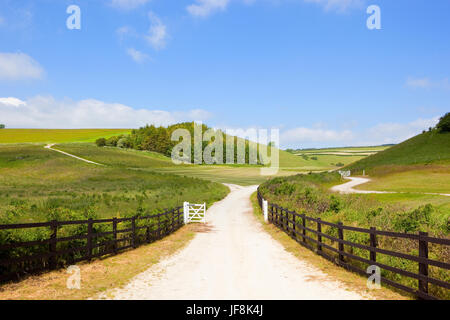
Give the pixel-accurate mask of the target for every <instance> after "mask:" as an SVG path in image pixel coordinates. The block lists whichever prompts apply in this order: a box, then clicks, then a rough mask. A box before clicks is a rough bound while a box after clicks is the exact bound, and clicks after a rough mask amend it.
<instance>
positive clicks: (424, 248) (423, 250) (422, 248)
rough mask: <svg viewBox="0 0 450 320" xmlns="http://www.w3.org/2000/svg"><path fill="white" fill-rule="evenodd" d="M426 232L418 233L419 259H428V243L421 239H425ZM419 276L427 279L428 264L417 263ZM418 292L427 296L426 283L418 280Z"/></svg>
mask: <svg viewBox="0 0 450 320" xmlns="http://www.w3.org/2000/svg"><path fill="white" fill-rule="evenodd" d="M427 236H428V232H419V257H420V258H425V259H428V241H427V240H426V239H423V237H427ZM419 274H420V275H422V276H426V277H428V263H421V262H419ZM419 292H422V293H427V294H428V281H426V280H419Z"/></svg>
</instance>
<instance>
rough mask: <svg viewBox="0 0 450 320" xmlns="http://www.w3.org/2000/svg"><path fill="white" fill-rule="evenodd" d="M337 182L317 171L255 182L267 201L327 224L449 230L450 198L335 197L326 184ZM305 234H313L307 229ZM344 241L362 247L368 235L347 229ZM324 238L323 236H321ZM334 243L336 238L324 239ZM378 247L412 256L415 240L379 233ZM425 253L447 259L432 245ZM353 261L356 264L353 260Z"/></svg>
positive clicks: (394, 262) (386, 260)
mask: <svg viewBox="0 0 450 320" xmlns="http://www.w3.org/2000/svg"><path fill="white" fill-rule="evenodd" d="M339 181H341V178H340V176H339V174H337V173H321V174H311V175H296V176H291V177H281V178H276V179H273V180H271V181H268V182H266V183H264V184H263V185H261V186H260V190H261V192H262V194H263V197H264V198H265V199H267V200H268V201H269V202H270V203H273V204H277V205H280V206H282V207H284V208H286V209H288V210H292V211H296V212H298V213H305V214H306V215H308V216H312V217H315V218H319V217H320V218H321V219H322V220H324V221H329V222H332V223H338V222H342V223H344V224H345V225H349V226H357V227H363V228H368V227H376V228H377V229H378V230H386V231H396V232H403V233H405V232H407V233H417V232H418V231H426V232H429V234H430V235H433V236H437V237H448V236H449V234H450V224H449V221H450V198H448V197H444V196H436V195H423V194H412V193H398V194H349V195H340V194H334V193H332V192H330V190H329V185H330V184H336V183H339ZM306 226H307V227H308V228H309V229H313V230H315V228H316V227H317V226H316V223H313V222H311V221H307V224H306ZM322 232H323V233H325V234H329V235H332V236H336V235H337V234H336V233H337V231H336V229H335V228H330V227H327V226H326V225H325V226H324V225H322ZM307 235H308V236H309V237H315V235H314V234H313V233H311V232H308V234H307ZM344 239H345V240H348V241H352V242H355V243H359V244H363V245H367V243H368V236H366V235H362V234H357V233H355V232H352V231H348V230H346V231H345V232H344ZM323 241H328V240H326V239H325V240H323ZM327 244H328V245H330V246H336V242H332V241H328V242H327ZM378 247H380V248H383V249H387V250H394V251H397V252H404V253H409V254H414V255H417V242H413V241H409V240H402V239H395V240H394V241H393V240H392V239H390V238H385V237H378ZM352 254H355V255H359V256H361V257H365V258H367V256H368V253H367V251H365V250H359V249H355V248H354V249H353V250H352ZM429 254H430V256H432V257H433V258H434V259H436V260H439V261H448V250H447V249H446V248H445V247H442V246H441V247H438V246H433V248H432V249H430V252H429ZM377 261H378V262H380V263H383V264H386V265H390V266H394V267H398V268H401V269H404V270H408V271H412V272H417V263H415V262H411V261H405V260H403V259H400V258H393V257H388V256H386V255H378V254H377ZM356 263H357V262H356ZM382 274H383V276H386V277H389V278H391V279H395V280H396V281H400V282H401V283H404V284H405V285H408V286H411V287H415V286H416V285H417V281H416V280H413V279H410V278H407V277H399V276H398V275H393V274H390V273H389V272H388V271H386V270H383V271H382ZM430 274H432V276H433V277H435V278H437V279H443V280H445V281H449V280H450V275H449V274H448V272H445V270H443V269H438V268H430ZM430 292H432V294H434V295H436V296H439V297H442V298H444V299H448V298H449V294H448V290H447V291H446V290H445V289H443V288H437V287H435V286H430Z"/></svg>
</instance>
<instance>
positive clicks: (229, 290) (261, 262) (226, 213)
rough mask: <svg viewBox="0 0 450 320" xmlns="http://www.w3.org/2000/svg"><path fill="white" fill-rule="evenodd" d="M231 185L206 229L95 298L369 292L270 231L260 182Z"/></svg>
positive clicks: (267, 296)
mask: <svg viewBox="0 0 450 320" xmlns="http://www.w3.org/2000/svg"><path fill="white" fill-rule="evenodd" d="M228 186H229V188H230V189H231V192H230V193H229V195H228V196H227V197H226V198H225V199H224V200H222V201H220V202H217V203H216V204H214V205H213V206H212V207H211V208H209V210H208V211H207V224H206V225H204V226H203V228H202V229H203V231H200V232H199V233H197V234H196V236H195V238H194V239H193V240H192V241H191V242H190V243H189V244H188V245H187V246H186V247H185V248H184V249H182V250H180V251H179V252H178V253H176V254H174V255H172V256H170V257H168V258H166V259H164V260H162V261H160V262H159V263H157V264H156V265H154V266H152V267H150V268H149V269H148V270H146V271H145V272H143V273H141V274H139V275H138V276H136V277H135V278H134V279H132V280H131V281H130V282H129V283H128V284H127V285H126V286H125V287H124V288H120V289H115V290H113V291H110V292H108V294H104V295H103V296H100V297H96V298H98V299H102V298H106V297H111V296H113V297H114V299H140V300H141V299H174V300H178V299H194V300H208V299H218V300H223V299H238V300H241V299H275V300H276V299H364V298H370V297H364V296H361V295H360V294H358V293H356V292H353V291H351V290H348V288H346V287H345V286H344V285H343V284H342V283H340V282H338V281H336V280H333V279H330V278H329V277H328V276H327V275H325V274H324V273H323V272H321V271H320V270H318V269H316V268H314V267H312V266H310V265H308V264H307V263H306V262H303V261H300V260H299V259H297V258H296V257H294V256H293V255H292V254H290V253H289V252H287V251H286V250H285V249H284V248H283V246H282V245H281V244H280V243H278V242H277V241H276V240H274V239H273V238H272V237H271V236H270V235H269V234H268V233H266V232H265V231H264V230H263V228H262V226H261V225H260V224H259V222H258V221H257V220H256V218H255V217H254V216H253V209H252V206H251V203H250V195H251V194H252V193H253V192H255V191H256V188H257V187H256V186H250V187H241V186H236V185H228ZM199 227H200V226H199ZM130 263H132V262H130Z"/></svg>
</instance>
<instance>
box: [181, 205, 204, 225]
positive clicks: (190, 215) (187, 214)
mask: <svg viewBox="0 0 450 320" xmlns="http://www.w3.org/2000/svg"><path fill="white" fill-rule="evenodd" d="M183 212H184V223H185V224H187V223H190V222H203V223H206V203H203V204H194V203H189V202H185V203H184V210H183Z"/></svg>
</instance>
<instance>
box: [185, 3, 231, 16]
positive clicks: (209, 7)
mask: <svg viewBox="0 0 450 320" xmlns="http://www.w3.org/2000/svg"><path fill="white" fill-rule="evenodd" d="M229 3H230V0H196V1H195V3H194V4H191V5H189V6H187V7H186V10H187V11H188V12H189V13H190V14H191V15H193V16H195V17H207V16H209V15H211V14H213V13H216V12H218V11H223V10H225V9H226V8H227V6H228V4H229Z"/></svg>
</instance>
